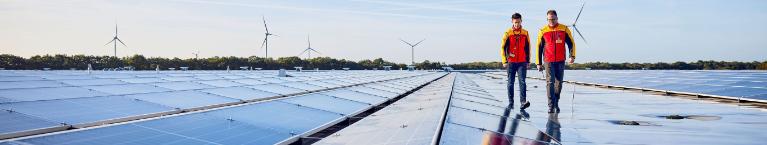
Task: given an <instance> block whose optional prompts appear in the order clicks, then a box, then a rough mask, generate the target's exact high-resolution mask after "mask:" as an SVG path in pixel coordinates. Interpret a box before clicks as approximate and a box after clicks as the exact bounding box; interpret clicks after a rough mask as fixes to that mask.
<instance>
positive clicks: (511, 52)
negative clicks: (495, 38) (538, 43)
mask: <svg viewBox="0 0 767 145" xmlns="http://www.w3.org/2000/svg"><path fill="white" fill-rule="evenodd" d="M501 41H502V42H501V43H502V44H503V45H501V57H503V61H502V62H503V64H506V63H518V62H530V55H529V54H530V37H529V35H527V30H525V29H522V28H519V29H516V30H515V29H514V28H509V29H508V30H506V33H505V34H503V39H501Z"/></svg>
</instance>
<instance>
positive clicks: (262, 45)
mask: <svg viewBox="0 0 767 145" xmlns="http://www.w3.org/2000/svg"><path fill="white" fill-rule="evenodd" d="M265 44H266V38H264V42H262V43H261V48H260V49H263V48H264V45H265Z"/></svg>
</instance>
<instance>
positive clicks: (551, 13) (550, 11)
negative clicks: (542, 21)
mask: <svg viewBox="0 0 767 145" xmlns="http://www.w3.org/2000/svg"><path fill="white" fill-rule="evenodd" d="M546 15H554V16H556V15H557V11H555V10H549V11H547V12H546Z"/></svg>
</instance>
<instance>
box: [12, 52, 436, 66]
mask: <svg viewBox="0 0 767 145" xmlns="http://www.w3.org/2000/svg"><path fill="white" fill-rule="evenodd" d="M88 64H91V66H92V67H93V68H94V69H104V68H107V69H108V68H122V67H127V66H130V67H133V68H134V69H136V70H154V69H155V68H156V67H158V66H159V68H160V69H162V70H167V69H168V68H178V67H189V69H192V70H225V69H227V66H229V68H230V69H239V67H253V68H262V69H265V70H273V69H293V67H296V66H301V67H304V69H314V68H319V69H322V70H331V69H336V70H340V69H342V68H349V69H352V70H364V69H368V70H371V69H383V66H392V68H391V69H400V68H403V69H407V65H406V64H398V63H393V62H389V61H385V60H383V59H381V58H378V59H373V60H368V59H366V60H361V61H356V62H355V61H351V60H346V59H340V60H339V59H334V58H330V57H316V58H311V59H301V58H299V57H280V58H277V59H273V58H263V57H256V56H251V57H234V56H230V57H210V58H199V59H197V58H188V59H181V58H161V57H150V58H146V57H144V56H143V55H133V56H129V57H122V58H117V57H113V56H86V55H62V54H58V55H35V56H32V57H30V58H24V57H20V56H15V55H10V54H2V55H0V68H4V69H13V70H41V69H43V68H50V69H53V70H62V69H72V68H74V69H79V70H83V69H87V68H88ZM444 65H445V63H440V62H430V61H428V60H427V61H424V62H420V63H416V68H418V69H441V68H442V67H443V66H444Z"/></svg>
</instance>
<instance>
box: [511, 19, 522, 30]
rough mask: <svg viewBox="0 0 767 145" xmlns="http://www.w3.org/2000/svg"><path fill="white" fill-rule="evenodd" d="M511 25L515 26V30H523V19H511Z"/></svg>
mask: <svg viewBox="0 0 767 145" xmlns="http://www.w3.org/2000/svg"><path fill="white" fill-rule="evenodd" d="M511 24H513V26H514V28H515V29H519V28H522V19H511Z"/></svg>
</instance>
